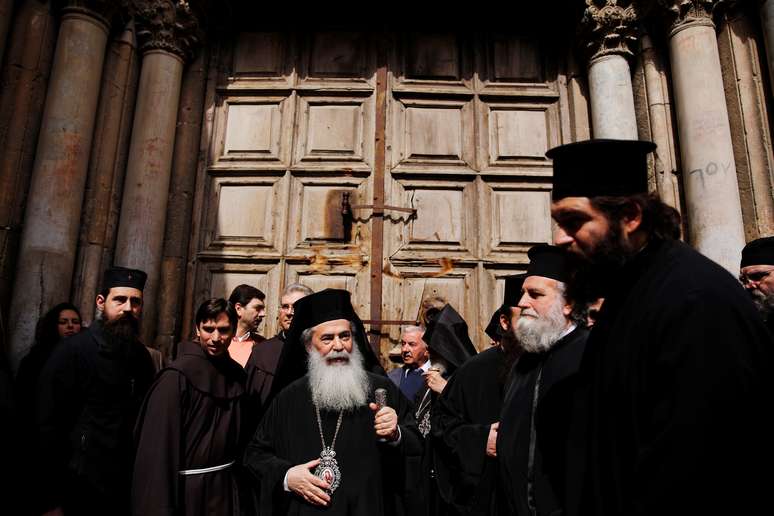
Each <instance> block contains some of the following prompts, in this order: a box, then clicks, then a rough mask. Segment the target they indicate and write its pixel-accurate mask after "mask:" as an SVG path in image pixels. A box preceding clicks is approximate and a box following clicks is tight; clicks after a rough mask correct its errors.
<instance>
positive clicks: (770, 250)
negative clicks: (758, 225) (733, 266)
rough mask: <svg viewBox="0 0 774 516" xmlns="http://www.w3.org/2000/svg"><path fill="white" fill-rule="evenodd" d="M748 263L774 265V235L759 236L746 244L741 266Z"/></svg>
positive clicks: (745, 265)
mask: <svg viewBox="0 0 774 516" xmlns="http://www.w3.org/2000/svg"><path fill="white" fill-rule="evenodd" d="M748 265H774V237H764V238H759V239H757V240H753V241H752V242H750V243H748V244H747V245H746V246H744V249H742V263H741V265H740V267H747V266H748Z"/></svg>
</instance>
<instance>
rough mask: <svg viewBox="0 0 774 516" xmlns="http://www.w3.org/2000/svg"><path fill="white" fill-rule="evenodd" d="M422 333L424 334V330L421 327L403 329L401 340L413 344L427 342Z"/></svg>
mask: <svg viewBox="0 0 774 516" xmlns="http://www.w3.org/2000/svg"><path fill="white" fill-rule="evenodd" d="M422 335H424V330H422V329H421V328H418V329H411V330H403V332H402V333H401V334H400V338H401V340H403V341H405V342H410V343H412V344H425V341H424V340H422ZM425 345H426V344H425Z"/></svg>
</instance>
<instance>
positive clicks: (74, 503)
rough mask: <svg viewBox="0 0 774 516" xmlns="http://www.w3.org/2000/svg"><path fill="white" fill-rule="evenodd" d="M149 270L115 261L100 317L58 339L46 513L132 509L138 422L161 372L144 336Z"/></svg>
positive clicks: (41, 497) (50, 370) (45, 422)
mask: <svg viewBox="0 0 774 516" xmlns="http://www.w3.org/2000/svg"><path fill="white" fill-rule="evenodd" d="M146 279H147V275H146V274H145V272H143V271H140V270H136V269H127V268H124V267H113V268H110V269H107V270H106V271H105V273H104V276H103V279H102V287H101V290H100V293H99V294H98V295H97V298H96V308H97V314H98V316H97V320H95V321H94V322H93V323H92V324H91V326H89V328H88V329H87V330H85V331H82V332H81V333H79V334H77V335H74V336H72V337H70V338H69V339H67V340H66V341H64V342H63V343H62V344H61V345H59V346H57V347H56V349H55V351H54V353H53V354H52V355H51V358H50V359H49V360H48V362H46V365H45V367H44V368H43V372H42V373H41V376H40V380H39V381H38V393H37V394H38V403H37V406H38V434H39V435H38V436H39V439H40V444H39V446H38V454H37V456H38V457H39V458H40V462H39V463H37V464H36V470H37V471H38V473H39V475H40V478H39V480H38V481H37V484H36V485H37V487H38V489H39V490H38V493H37V497H36V499H35V500H33V501H31V503H32V504H35V505H39V507H38V509H39V513H40V514H52V515H56V514H62V513H64V514H65V515H70V514H77V515H79V516H87V515H103V514H111V515H113V514H114V515H119V516H120V515H124V514H129V506H130V491H131V488H130V486H131V479H132V460H133V458H134V447H133V443H132V429H133V428H134V422H135V420H136V418H137V413H138V411H139V409H140V406H141V404H142V400H143V398H144V397H145V394H146V393H147V392H148V388H149V387H150V386H151V384H152V383H153V376H154V374H155V373H156V371H155V368H154V365H153V360H152V359H151V356H150V354H149V353H148V349H147V348H146V347H145V346H143V344H142V343H141V342H140V340H139V338H138V337H139V330H140V317H141V316H142V307H143V288H144V287H145V281H146Z"/></svg>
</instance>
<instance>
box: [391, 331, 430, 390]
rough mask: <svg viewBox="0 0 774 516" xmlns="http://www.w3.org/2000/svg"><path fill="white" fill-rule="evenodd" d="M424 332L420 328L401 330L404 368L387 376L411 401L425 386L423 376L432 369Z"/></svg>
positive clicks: (399, 368) (396, 369) (398, 368)
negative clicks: (423, 337) (423, 338)
mask: <svg viewBox="0 0 774 516" xmlns="http://www.w3.org/2000/svg"><path fill="white" fill-rule="evenodd" d="M424 331H425V330H423V329H422V328H420V327H419V326H406V327H404V328H403V329H402V330H401V332H400V352H401V356H402V358H403V366H402V367H396V368H395V369H393V370H392V371H390V372H389V373H388V374H387V376H388V377H389V378H390V380H392V383H394V384H395V385H396V386H397V387H398V388H399V389H400V390H401V392H402V393H403V395H404V396H406V398H408V399H409V400H411V401H413V400H414V398H415V397H416V395H417V392H419V391H420V390H421V389H422V388H423V387H424V386H425V382H424V379H423V377H422V375H423V374H424V373H426V372H427V370H428V369H430V354H429V352H428V351H427V343H426V342H425V341H424V340H422V334H423V333H424Z"/></svg>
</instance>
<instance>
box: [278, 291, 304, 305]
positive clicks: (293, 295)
mask: <svg viewBox="0 0 774 516" xmlns="http://www.w3.org/2000/svg"><path fill="white" fill-rule="evenodd" d="M302 297H306V294H304V293H303V292H290V293H289V294H285V295H284V296H282V297H281V298H280V304H281V305H293V304H295V303H296V301H298V300H299V299H301V298H302Z"/></svg>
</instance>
